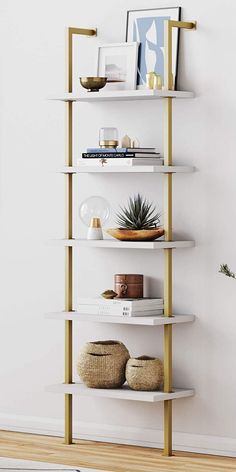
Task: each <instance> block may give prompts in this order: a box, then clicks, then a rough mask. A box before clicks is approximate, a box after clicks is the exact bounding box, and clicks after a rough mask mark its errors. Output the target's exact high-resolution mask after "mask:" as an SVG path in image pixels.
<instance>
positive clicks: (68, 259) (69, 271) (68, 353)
mask: <svg viewBox="0 0 236 472" xmlns="http://www.w3.org/2000/svg"><path fill="white" fill-rule="evenodd" d="M67 34H68V37H67V92H69V93H70V92H72V52H73V50H72V39H73V38H72V34H71V31H70V28H68V33H67ZM72 106H73V102H66V107H67V110H66V112H67V117H66V119H67V149H66V159H65V164H66V166H72V165H73V153H72V129H73V116H72V113H73V108H72ZM65 179H66V208H65V212H66V215H65V224H66V226H65V238H66V239H71V238H72V237H73V228H72V217H73V208H72V205H73V181H72V174H66V175H65ZM72 283H73V249H72V247H66V248H65V311H71V310H72V308H73V289H72ZM72 328H73V326H72V321H70V320H66V321H65V383H67V384H69V383H72V380H73V374H72V363H73V352H72V348H73V346H72V335H73V332H72ZM65 443H66V444H71V443H72V395H70V394H65Z"/></svg>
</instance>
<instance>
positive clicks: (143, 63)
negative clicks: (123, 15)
mask: <svg viewBox="0 0 236 472" xmlns="http://www.w3.org/2000/svg"><path fill="white" fill-rule="evenodd" d="M180 19H181V7H173V8H172V7H170V8H154V9H150V10H149V9H148V10H130V11H128V12H127V24H126V41H127V42H130V41H137V42H139V43H140V46H139V60H138V74H137V86H138V88H142V87H144V86H145V85H146V74H147V73H148V72H156V73H157V74H158V75H161V77H162V83H164V21H165V20H176V21H179V20H180ZM172 31H173V36H172V73H173V84H174V88H175V89H177V72H178V49H179V29H178V28H173V30H172Z"/></svg>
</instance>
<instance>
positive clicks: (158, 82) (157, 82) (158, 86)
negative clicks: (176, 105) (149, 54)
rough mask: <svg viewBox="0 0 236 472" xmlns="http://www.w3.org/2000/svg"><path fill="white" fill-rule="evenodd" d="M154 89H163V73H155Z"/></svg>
mask: <svg viewBox="0 0 236 472" xmlns="http://www.w3.org/2000/svg"><path fill="white" fill-rule="evenodd" d="M153 89H155V90H161V89H162V78H161V75H158V74H155V75H154V77H153Z"/></svg>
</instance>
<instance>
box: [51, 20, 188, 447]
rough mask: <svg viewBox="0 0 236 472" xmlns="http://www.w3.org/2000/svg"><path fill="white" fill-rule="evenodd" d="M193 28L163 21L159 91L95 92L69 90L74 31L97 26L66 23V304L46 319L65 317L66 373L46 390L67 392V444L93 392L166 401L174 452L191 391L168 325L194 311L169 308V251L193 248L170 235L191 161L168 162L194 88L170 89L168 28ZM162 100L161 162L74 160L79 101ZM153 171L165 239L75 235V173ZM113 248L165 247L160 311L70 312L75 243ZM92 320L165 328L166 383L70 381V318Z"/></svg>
mask: <svg viewBox="0 0 236 472" xmlns="http://www.w3.org/2000/svg"><path fill="white" fill-rule="evenodd" d="M173 28H181V29H189V30H190V29H195V28H196V23H195V22H182V21H172V20H166V21H165V32H164V34H165V38H164V41H165V43H164V44H165V46H164V50H165V74H164V75H165V80H164V89H163V90H131V91H112V92H111V91H106V89H105V90H102V91H100V92H99V93H97V94H95V93H94V94H92V93H91V94H89V93H87V92H81V93H80V94H78V95H75V94H74V93H73V88H72V71H73V37H74V35H84V36H90V37H92V36H96V34H97V32H96V29H84V28H68V31H67V90H66V93H65V94H64V95H62V96H57V97H50V99H51V100H59V101H62V102H65V105H66V110H67V147H66V159H65V167H64V168H63V169H61V170H60V172H61V173H63V174H65V178H66V229H65V237H64V239H62V240H61V241H57V242H56V244H59V245H62V246H63V247H64V250H65V306H64V311H62V312H59V313H58V312H57V313H48V314H47V315H46V316H47V318H49V319H55V320H63V321H64V323H65V376H64V383H62V384H60V385H51V386H48V387H47V391H51V392H55V393H61V394H63V395H64V396H65V443H66V444H71V443H72V442H73V438H72V426H73V414H72V397H73V395H79V396H84V395H88V396H94V397H105V398H112V399H114V400H115V399H119V400H121V399H123V400H131V401H140V402H159V401H162V402H164V455H166V456H171V455H172V401H173V400H175V399H178V398H185V397H189V396H192V395H193V394H194V391H193V389H191V388H182V389H175V388H173V386H172V326H173V325H176V324H182V323H187V322H192V321H194V315H176V316H174V315H173V311H172V253H173V250H177V249H181V250H182V249H184V248H191V247H193V246H194V242H193V241H173V240H172V178H173V175H174V174H179V173H187V172H193V171H194V168H193V167H191V166H186V165H184V166H181V165H173V162H172V103H173V100H174V99H189V98H192V97H193V96H194V95H193V93H192V92H185V91H175V90H171V82H172V29H173ZM158 99H159V100H164V165H163V166H141V167H135V168H134V167H126V166H119V167H118V166H116V167H113V166H112V167H96V166H88V167H86V166H83V167H77V166H74V163H73V153H72V143H73V106H75V105H76V104H77V103H79V102H101V103H102V102H105V101H118V100H119V101H125V100H129V101H133V100H158ZM101 172H103V173H111V172H113V173H123V172H126V173H132V172H134V173H140V174H142V173H157V174H163V177H164V230H165V236H164V240H163V241H154V242H140V243H139V242H121V241H116V240H108V239H107V240H103V241H87V240H83V239H74V238H73V224H72V214H73V177H74V174H79V173H101ZM77 246H78V247H85V246H86V247H91V248H107V249H109V248H116V249H136V250H144V249H149V250H157V249H159V250H163V251H164V316H150V317H139V318H128V317H127V318H120V317H117V316H109V317H108V316H100V315H99V316H97V315H96V316H95V315H84V314H83V313H79V312H76V311H73V288H72V287H73V248H74V247H77ZM77 321H78V322H83V321H84V322H85V321H87V322H93V323H110V324H116V323H117V324H134V325H140V326H149V327H152V328H154V327H157V326H163V329H164V387H163V391H161V392H160V391H158V392H135V391H132V390H130V389H129V388H128V387H127V386H126V385H125V386H124V387H123V388H121V389H118V390H117V389H116V390H113V389H111V390H107V389H105V390H104V389H99V390H98V389H89V388H86V386H84V385H83V384H80V383H74V382H73V374H72V371H73V369H72V365H73V356H72V334H73V333H72V328H73V322H77Z"/></svg>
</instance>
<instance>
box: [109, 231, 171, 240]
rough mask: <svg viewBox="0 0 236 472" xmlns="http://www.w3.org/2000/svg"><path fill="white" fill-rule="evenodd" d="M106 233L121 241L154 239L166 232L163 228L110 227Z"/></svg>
mask: <svg viewBox="0 0 236 472" xmlns="http://www.w3.org/2000/svg"><path fill="white" fill-rule="evenodd" d="M106 233H107V234H109V235H110V236H112V237H113V238H115V239H119V241H154V240H155V239H157V238H160V237H161V236H163V234H164V229H163V228H151V229H139V230H136V229H122V228H110V229H107V230H106Z"/></svg>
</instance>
